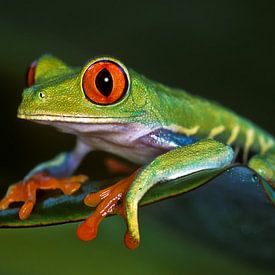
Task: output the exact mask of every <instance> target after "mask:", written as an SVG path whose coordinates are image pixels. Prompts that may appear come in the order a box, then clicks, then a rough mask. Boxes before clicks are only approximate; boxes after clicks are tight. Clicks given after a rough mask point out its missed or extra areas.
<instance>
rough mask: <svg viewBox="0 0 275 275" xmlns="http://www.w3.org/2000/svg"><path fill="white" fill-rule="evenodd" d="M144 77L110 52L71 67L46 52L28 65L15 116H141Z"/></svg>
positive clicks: (72, 119) (80, 119)
mask: <svg viewBox="0 0 275 275" xmlns="http://www.w3.org/2000/svg"><path fill="white" fill-rule="evenodd" d="M146 81H147V80H146V79H145V78H144V77H142V76H140V75H139V74H137V73H135V72H134V71H132V70H130V69H129V70H128V69H127V68H126V67H125V66H124V65H123V64H122V63H121V62H119V61H118V60H116V59H114V58H111V57H101V58H96V59H92V60H91V61H89V62H88V63H87V64H86V65H85V66H84V67H82V68H72V67H69V66H67V65H66V64H64V63H63V62H62V61H60V60H59V59H57V58H55V57H53V56H50V55H45V56H42V57H41V58H40V59H38V60H37V61H35V62H33V63H32V65H31V66H30V68H29V71H28V75H27V84H28V87H27V88H26V89H25V90H24V92H23V100H22V103H21V105H20V106H19V109H18V117H19V118H23V119H29V120H35V121H40V122H44V123H50V124H54V122H69V123H89V124H90V123H91V124H93V123H109V122H110V123H114V122H115V123H127V122H133V121H137V120H138V118H139V119H140V120H141V117H142V116H143V115H144V114H145V113H146V108H147V107H148V106H147V107H146V105H147V104H146V102H147V101H148V96H149V94H150V93H148V84H147V83H146ZM150 101H151V100H150Z"/></svg>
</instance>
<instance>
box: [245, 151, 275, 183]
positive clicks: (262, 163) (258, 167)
mask: <svg viewBox="0 0 275 275" xmlns="http://www.w3.org/2000/svg"><path fill="white" fill-rule="evenodd" d="M273 162H274V161H270V160H269V158H267V157H265V156H264V155H256V156H254V157H252V158H251V159H250V161H249V163H248V166H249V167H250V168H252V169H253V170H255V171H256V172H257V173H258V174H259V175H260V176H261V177H263V178H264V179H266V180H267V181H272V182H275V165H274V163H273Z"/></svg>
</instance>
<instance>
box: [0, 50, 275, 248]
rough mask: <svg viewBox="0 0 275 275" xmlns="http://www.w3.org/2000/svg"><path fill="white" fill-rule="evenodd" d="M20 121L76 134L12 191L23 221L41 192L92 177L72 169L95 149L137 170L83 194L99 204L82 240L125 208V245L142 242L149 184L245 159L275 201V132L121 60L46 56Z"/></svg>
mask: <svg viewBox="0 0 275 275" xmlns="http://www.w3.org/2000/svg"><path fill="white" fill-rule="evenodd" d="M18 118H20V119H25V120H29V121H33V122H36V123H40V124H46V125H50V126H53V127H55V128H57V129H58V130H59V131H62V132H65V133H69V134H73V135H75V136H76V145H75V147H74V148H73V149H72V150H71V151H68V152H62V153H60V154H58V155H57V156H55V157H54V158H53V159H51V160H48V161H45V162H43V163H41V164H38V165H37V166H35V167H34V168H33V169H32V170H31V171H30V172H29V173H28V174H27V175H26V176H25V177H24V178H23V180H21V181H19V182H17V183H15V184H12V185H11V186H10V187H9V189H8V190H7V193H6V195H5V196H4V198H2V200H1V201H0V209H1V210H4V209H7V208H9V207H10V204H11V203H13V202H22V203H23V204H22V206H21V207H20V209H19V219H21V220H24V219H27V218H28V217H29V216H30V215H31V212H32V210H33V208H34V207H35V204H36V193H37V190H40V189H41V190H49V189H58V190H61V192H63V193H64V194H65V195H73V194H74V193H75V192H77V191H78V190H79V189H80V187H81V184H82V183H83V182H86V180H87V176H86V175H74V173H75V171H76V170H77V168H78V167H79V165H80V164H81V162H82V160H83V159H84V158H85V157H86V156H87V155H88V154H90V153H92V152H94V151H97V150H99V151H104V152H107V153H111V154H113V155H116V156H119V157H121V158H122V159H126V160H127V161H130V162H132V163H135V164H136V165H137V169H136V170H135V171H131V172H129V175H127V177H126V178H123V179H121V180H119V181H118V182H116V183H115V184H113V185H111V186H109V187H106V188H104V189H102V190H99V191H97V192H92V193H89V194H87V195H86V196H85V198H84V201H83V203H84V204H85V205H87V206H89V207H93V208H95V211H94V212H93V213H92V214H91V215H90V216H89V217H88V218H87V219H86V220H85V221H84V222H82V223H81V224H80V225H79V226H78V229H77V235H78V237H79V238H80V239H81V240H84V241H89V240H93V239H94V238H95V237H96V236H97V231H98V226H99V224H100V223H101V221H102V220H103V219H104V218H105V217H106V216H108V215H113V214H117V215H121V216H123V217H124V219H125V222H126V225H127V230H126V233H125V236H124V242H125V245H126V246H127V247H128V248H129V249H135V248H137V247H138V246H139V244H140V233H139V222H138V207H139V202H140V200H141V199H142V198H143V196H144V195H145V194H146V193H147V192H148V191H149V190H150V189H151V188H153V187H154V186H156V185H157V184H159V183H162V184H169V181H171V180H174V179H179V178H182V177H186V176H188V175H191V174H193V173H197V172H200V171H204V170H209V169H213V170H215V169H220V168H224V167H227V166H230V165H232V164H234V163H236V162H237V161H238V160H241V162H242V163H243V164H245V165H247V166H248V167H249V168H251V169H253V170H254V171H255V172H256V173H257V174H258V175H259V176H260V177H261V178H262V179H264V180H263V181H261V185H262V187H263V190H264V191H265V193H266V195H267V197H268V199H269V200H270V202H271V203H272V204H275V190H274V188H275V139H274V137H273V136H272V135H271V134H270V133H268V132H267V131H265V130H263V129H261V128H260V127H259V126H257V125H256V124H254V123H253V122H252V121H250V120H249V119H246V118H244V117H242V116H240V115H238V114H237V113H235V112H233V111H232V110H230V109H228V108H225V107H223V106H222V105H220V104H218V103H216V102H212V101H210V100H207V99H204V98H202V97H200V96H197V95H192V94H190V93H188V92H186V91H185V90H182V89H177V88H170V87H168V86H166V85H163V84H161V83H159V82H157V81H153V80H150V79H148V78H146V77H145V76H143V75H142V74H139V73H138V72H136V71H135V70H133V69H131V68H128V67H126V66H125V65H124V64H123V63H122V62H121V61H119V60H118V59H116V58H113V57H110V56H101V57H96V58H92V59H90V60H89V61H88V62H86V63H85V64H84V66H82V67H72V66H69V65H67V64H66V63H64V62H63V61H62V60H60V59H58V58H56V57H54V56H53V55H50V54H45V55H42V56H41V57H40V58H38V59H37V60H36V61H34V62H33V63H32V64H31V65H30V67H29V70H28V73H27V87H26V88H25V89H24V91H23V95H22V102H21V104H20V106H19V108H18ZM126 170H127V169H126ZM188 188H189V189H190V190H188V191H192V190H195V189H196V188H198V186H196V187H194V186H191V187H187V189H188ZM210 199H211V198H210Z"/></svg>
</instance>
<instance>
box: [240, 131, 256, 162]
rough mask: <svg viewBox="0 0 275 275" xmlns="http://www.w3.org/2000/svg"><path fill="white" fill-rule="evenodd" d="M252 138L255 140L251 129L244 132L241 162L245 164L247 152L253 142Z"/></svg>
mask: <svg viewBox="0 0 275 275" xmlns="http://www.w3.org/2000/svg"><path fill="white" fill-rule="evenodd" d="M254 138H255V132H254V130H253V129H249V130H248V131H247V132H246V140H245V144H244V153H243V161H244V162H246V161H247V157H248V152H249V149H250V147H251V146H252V144H253V142H254Z"/></svg>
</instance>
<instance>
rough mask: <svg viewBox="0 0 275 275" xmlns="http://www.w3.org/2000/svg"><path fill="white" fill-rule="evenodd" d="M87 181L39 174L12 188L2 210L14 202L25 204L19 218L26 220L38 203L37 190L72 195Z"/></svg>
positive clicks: (83, 177) (81, 177) (77, 177)
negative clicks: (49, 190) (57, 190)
mask: <svg viewBox="0 0 275 275" xmlns="http://www.w3.org/2000/svg"><path fill="white" fill-rule="evenodd" d="M86 179H87V177H86V176H83V175H79V176H73V177H69V178H62V179H57V178H52V177H49V176H48V175H47V174H46V173H37V174H35V175H33V176H32V177H31V178H30V179H28V180H27V181H21V182H18V183H16V184H13V185H12V186H10V188H9V189H8V191H7V194H6V196H5V197H4V198H3V199H2V200H1V201H0V210H4V209H7V208H8V207H9V205H10V204H11V203H13V202H24V204H23V205H22V206H21V207H20V210H19V218H20V219H21V220H25V219H27V218H28V217H29V216H30V214H31V212H32V210H33V207H34V205H35V203H36V191H37V190H48V189H60V190H61V191H62V192H63V193H64V194H65V195H71V194H72V193H74V192H76V191H77V190H78V189H79V188H80V184H81V183H82V182H84V181H85V180H86Z"/></svg>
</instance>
